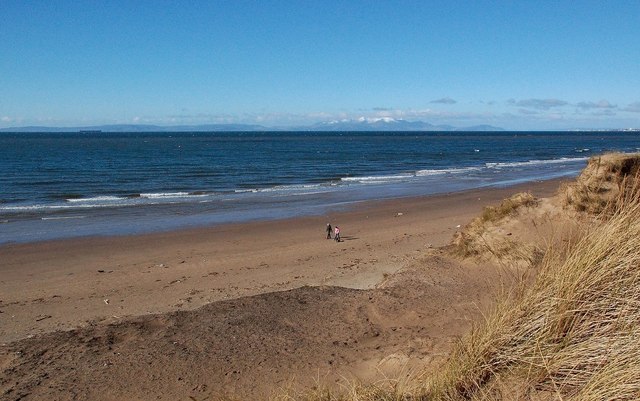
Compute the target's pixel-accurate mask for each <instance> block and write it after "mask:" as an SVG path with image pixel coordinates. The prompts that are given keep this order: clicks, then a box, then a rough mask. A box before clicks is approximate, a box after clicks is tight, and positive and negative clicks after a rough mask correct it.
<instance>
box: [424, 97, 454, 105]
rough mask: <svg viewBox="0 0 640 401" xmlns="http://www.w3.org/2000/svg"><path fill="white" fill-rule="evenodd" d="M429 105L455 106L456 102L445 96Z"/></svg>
mask: <svg viewBox="0 0 640 401" xmlns="http://www.w3.org/2000/svg"><path fill="white" fill-rule="evenodd" d="M429 103H439V104H456V103H458V102H457V101H456V100H455V99H451V98H450V97H449V96H447V97H443V98H441V99H436V100H432V101H430V102H429Z"/></svg>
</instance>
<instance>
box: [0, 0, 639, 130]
mask: <svg viewBox="0 0 640 401" xmlns="http://www.w3.org/2000/svg"><path fill="white" fill-rule="evenodd" d="M361 116H364V117H372V118H374V117H387V116H388V117H395V118H404V119H407V120H422V121H427V122H431V123H433V124H452V125H455V126H468V125H475V124H491V125H496V126H501V127H504V128H507V129H565V128H618V127H640V1H638V0H632V1H624V0H612V1H587V0H580V1H573V0H572V1H559V0H556V1H539V0H536V1H506V0H505V1H451V0H447V1H426V0H424V1H382V0H371V1H315V0H313V1H311V0H309V1H293V0H292V1H274V0H269V1H238V0H233V1H222V0H217V1H216V0H214V1H172V2H169V1H159V0H154V1H143V0H139V1H130V0H127V1H80V0H70V1H65V0H55V1H44V0H43V1H29V0H15V1H14V0H0V128H2V127H12V126H26V125H46V126H78V125H93V124H121V123H125V124H126V123H145V124H161V125H175V124H206V123H259V124H263V125H266V126H276V125H295V124H311V123H315V122H319V121H327V120H334V119H347V118H358V117H361Z"/></svg>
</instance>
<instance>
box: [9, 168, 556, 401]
mask: <svg viewBox="0 0 640 401" xmlns="http://www.w3.org/2000/svg"><path fill="white" fill-rule="evenodd" d="M558 185H559V181H558V180H551V181H543V182H532V183H526V184H522V185H519V186H516V187H509V188H501V189H493V188H492V189H480V190H473V191H467V192H461V193H452V194H445V195H438V196H430V197H421V198H405V199H396V200H392V201H378V202H366V203H360V204H355V205H354V207H353V208H351V209H350V210H347V211H344V212H339V213H332V214H329V215H325V216H312V217H304V218H296V219H289V220H278V221H261V222H252V223H245V224H233V225H221V226H215V227H210V228H201V229H193V230H184V231H173V232H166V233H155V234H149V235H139V236H130V237H105V238H80V239H72V240H61V241H52V242H42V243H32V244H15V245H6V246H3V247H0V294H1V295H0V344H2V347H1V348H0V368H2V369H3V370H4V369H5V368H7V367H10V366H12V367H14V368H12V369H13V370H12V376H11V377H12V378H13V379H10V378H6V379H3V380H2V381H0V389H1V390H2V392H3V393H4V394H5V395H4V396H3V399H105V400H106V399H114V400H115V399H134V398H135V399H167V400H168V399H188V397H190V396H191V397H195V396H196V395H198V394H201V395H206V394H214V393H215V394H220V393H221V392H223V393H225V394H231V395H235V396H240V397H249V396H250V397H255V396H256V395H261V396H264V395H265V394H266V393H267V392H268V389H273V387H274V386H275V387H277V386H281V385H285V384H286V383H287V381H288V380H290V378H291V377H292V376H296V377H297V378H298V379H301V380H300V381H301V382H303V383H304V382H307V383H308V382H310V381H312V380H313V378H314V377H315V378H316V379H317V378H318V376H323V377H324V376H325V375H328V377H330V378H336V377H339V376H340V375H343V374H345V372H351V373H355V375H356V376H357V377H361V378H365V377H370V376H373V375H374V374H376V372H379V370H380V367H381V366H382V365H381V362H389V361H392V362H393V363H406V364H407V365H411V364H412V363H418V362H419V363H420V364H426V363H429V361H432V360H435V359H437V358H439V357H442V355H444V354H446V351H447V349H448V348H447V347H448V344H450V342H451V341H453V339H454V338H455V336H458V335H461V334H462V333H464V332H465V330H467V329H468V327H469V324H470V323H469V322H470V320H471V319H472V318H473V317H475V316H477V314H478V311H479V306H482V305H484V304H486V303H487V302H489V300H490V299H491V293H492V288H493V287H492V286H493V285H494V284H495V280H494V279H495V278H496V277H497V274H498V272H497V271H496V270H495V268H492V267H491V266H484V267H483V266H476V265H474V267H473V268H469V269H465V267H464V264H460V263H457V264H452V263H450V261H449V260H448V259H447V258H446V257H444V256H443V255H442V250H441V249H440V248H441V247H443V246H445V245H447V244H448V243H449V242H450V241H451V238H452V236H453V234H454V233H455V232H456V230H458V229H459V228H460V227H461V226H464V225H465V224H467V223H468V222H469V221H470V220H471V219H472V218H473V217H475V216H476V215H478V213H479V212H480V211H481V210H482V208H483V207H484V206H486V205H491V204H496V203H498V202H500V201H501V200H502V199H504V198H506V197H508V196H510V195H511V194H513V193H516V192H521V191H530V192H532V193H533V194H534V195H535V196H537V197H548V196H551V195H553V194H554V193H555V191H556V190H557V188H558ZM326 223H331V224H332V225H339V226H340V228H341V230H342V239H343V241H342V242H340V243H336V242H334V241H332V240H327V239H325V231H324V229H325V225H326ZM60 331H64V332H60ZM176 347H178V348H179V347H182V348H181V349H182V351H176ZM24 349H30V350H31V351H32V352H33V353H32V354H30V355H32V356H33V357H32V358H31V359H29V360H25V361H24V362H23V363H21V364H20V367H21V368H20V369H23V371H22V374H23V375H26V376H20V373H19V372H18V371H19V369H18V371H17V370H16V369H15V366H16V365H15V364H16V360H17V359H19V358H21V355H22V354H21V352H23V351H24ZM36 349H39V350H40V351H38V352H40V353H38V352H36V351H35V350H36ZM16 352H19V353H17V354H16ZM176 352H177V354H176ZM34 355H37V357H36V356H34ZM61 355H64V357H63V356H61ZM172 355H173V356H172ZM64 361H67V362H64ZM43 363H44V364H45V365H47V366H50V367H51V366H52V367H56V369H57V370H56V371H57V372H58V374H53V373H52V371H51V370H46V369H45V370H42V371H40V373H38V372H39V370H38V369H43V368H36V367H38V366H41V365H42V364H43ZM65 363H68V364H71V365H68V366H78V371H77V372H75V371H69V370H65V369H66V368H65V367H66V366H67V365H65ZM194 366H195V367H198V368H194ZM81 369H86V372H84V373H82V372H81ZM92 369H93V370H97V371H99V372H98V373H99V374H98V373H96V374H95V375H94V374H90V373H88V372H90V371H92ZM106 371H108V372H109V373H108V374H106V373H105V372H106ZM141 371H143V372H144V373H141ZM26 372H29V374H27V373H26ZM80 373H82V374H80ZM94 373H95V372H94ZM16 375H17V376H16ZM16 377H19V381H20V383H19V384H18V385H16V384H15V383H12V382H11V380H15V378H16ZM70 383H73V384H70ZM45 384H47V385H46V386H45ZM62 389H66V390H64V391H63V390H62ZM70 389H71V390H73V391H72V392H67V390H68V391H71V390H70ZM7 392H8V393H7ZM21 392H22V393H24V394H23V395H24V397H22V398H21V397H18V395H19V394H22V393H21ZM72 393H73V394H76V395H75V397H76V398H73V397H72V396H71V395H70V394H72ZM78 394H79V395H78ZM190 394H194V395H190ZM63 395H64V396H63ZM47 397H48V398H47ZM123 397H124V398H123ZM176 397H177V398H176ZM198 399H199V398H198ZM245 399H246V398H245ZM256 399H259V398H256Z"/></svg>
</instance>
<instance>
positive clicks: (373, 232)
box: [0, 179, 566, 343]
mask: <svg viewBox="0 0 640 401" xmlns="http://www.w3.org/2000/svg"><path fill="white" fill-rule="evenodd" d="M563 181H566V180H564V179H556V180H549V181H541V182H529V183H524V184H519V185H516V186H510V187H506V188H485V189H475V190H469V191H463V192H455V193H450V194H441V195H432V196H423V197H410V198H402V199H393V200H378V201H366V202H361V203H358V204H357V205H353V206H352V207H351V208H349V209H348V210H340V211H336V212H332V213H327V214H325V215H321V216H306V217H297V218H291V219H285V220H277V221H259V222H249V223H238V224H225V225H218V226H212V227H206V228H195V229H187V230H177V231H176V230H174V231H169V232H161V233H152V234H142V235H133V236H115V237H84V238H74V239H63V240H54V241H45V242H37V243H26V244H5V245H2V246H0V260H2V261H3V262H2V264H1V265H0V274H1V275H2V277H3V279H2V280H1V281H0V294H3V296H2V299H0V311H2V313H1V314H0V320H2V321H3V324H2V325H0V343H4V342H12V341H15V340H18V339H20V338H25V337H29V336H33V335H37V334H40V333H46V332H51V331H56V330H68V329H72V328H75V327H82V326H85V325H87V324H95V323H112V322H118V321H121V320H122V319H124V318H127V317H132V316H141V315H148V314H156V313H166V312H171V311H176V310H193V309H196V308H199V307H201V306H203V305H205V304H209V303H212V302H216V301H221V300H228V299H234V298H240V297H245V296H251V295H257V294H264V293H269V292H276V291H283V290H289V289H293V288H298V287H305V286H311V287H315V286H326V285H329V286H339V287H345V288H352V289H371V288H375V287H376V286H377V285H378V284H379V283H381V282H382V281H384V278H385V277H386V276H387V275H390V274H393V273H395V272H397V271H398V270H399V269H401V268H402V267H403V266H405V265H406V264H407V263H409V262H410V261H412V260H415V259H416V258H419V257H421V256H422V255H424V254H425V252H427V251H428V250H429V249H432V248H439V247H442V246H444V245H446V244H448V243H449V242H450V241H451V238H452V236H453V234H454V232H455V231H456V229H458V228H459V227H460V226H464V225H465V224H467V223H468V222H469V221H470V220H471V219H472V218H474V217H476V216H477V215H478V214H479V213H480V211H481V210H482V208H483V207H484V206H487V205H490V204H496V203H499V202H500V201H502V200H503V199H504V198H506V197H509V196H510V195H512V194H513V193H516V192H522V191H531V192H532V193H533V194H534V196H537V197H548V196H552V195H553V194H555V192H556V191H557V189H558V187H559V185H560V183H561V182H563ZM327 222H329V223H331V224H332V225H334V226H335V225H336V224H337V225H339V226H340V227H341V230H342V238H343V242H341V243H335V242H334V241H329V240H326V239H325V235H326V234H325V231H324V229H325V226H326V223H327Z"/></svg>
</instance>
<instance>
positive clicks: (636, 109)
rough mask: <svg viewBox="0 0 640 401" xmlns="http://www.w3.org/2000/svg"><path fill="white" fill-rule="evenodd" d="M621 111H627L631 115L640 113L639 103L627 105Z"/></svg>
mask: <svg viewBox="0 0 640 401" xmlns="http://www.w3.org/2000/svg"><path fill="white" fill-rule="evenodd" d="M622 111H628V112H631V113H640V102H633V103H631V104H629V105H628V106H627V107H625V108H624V109H622Z"/></svg>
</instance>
